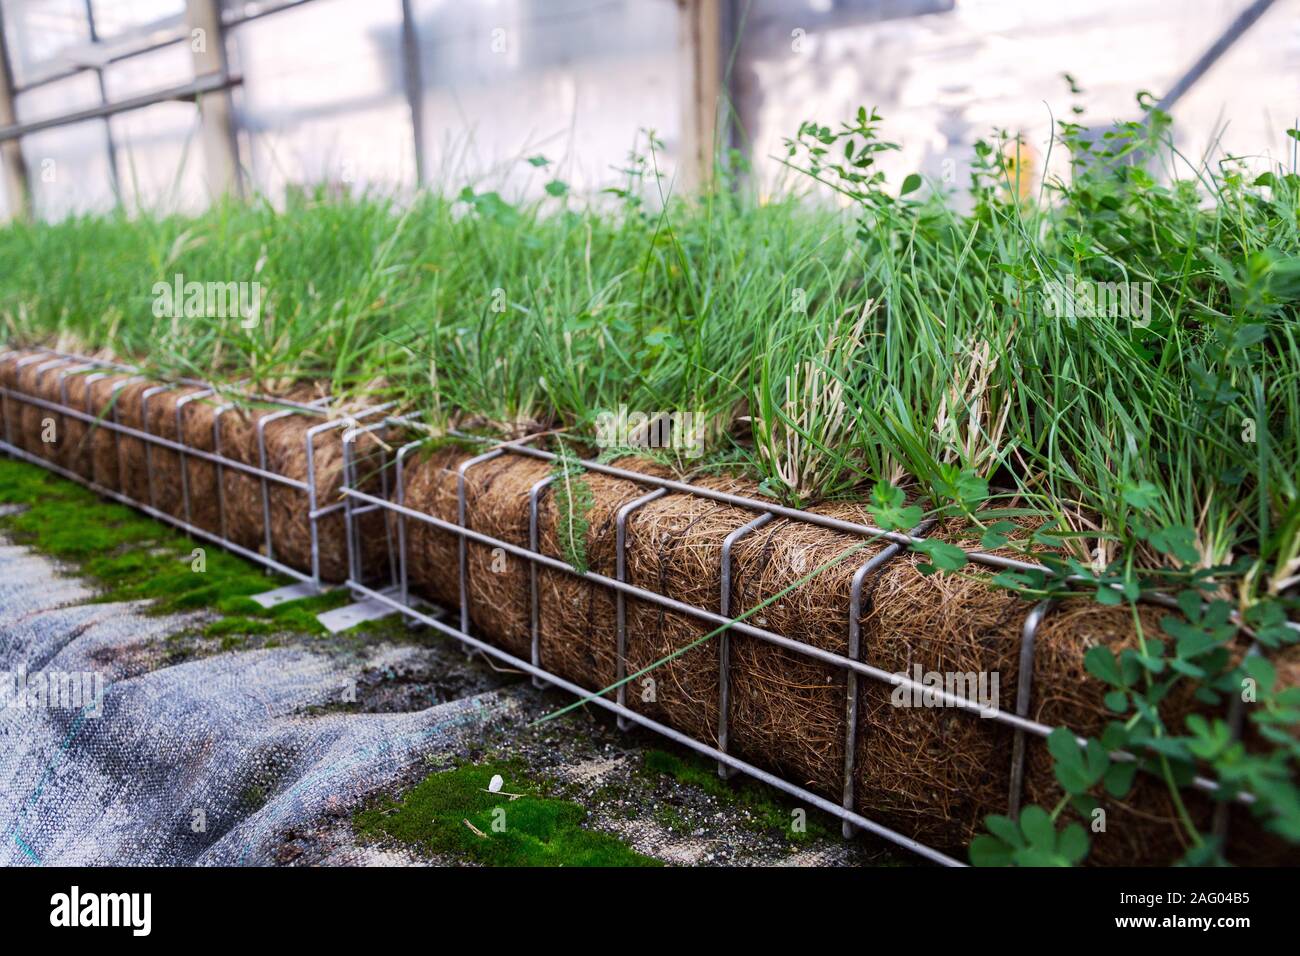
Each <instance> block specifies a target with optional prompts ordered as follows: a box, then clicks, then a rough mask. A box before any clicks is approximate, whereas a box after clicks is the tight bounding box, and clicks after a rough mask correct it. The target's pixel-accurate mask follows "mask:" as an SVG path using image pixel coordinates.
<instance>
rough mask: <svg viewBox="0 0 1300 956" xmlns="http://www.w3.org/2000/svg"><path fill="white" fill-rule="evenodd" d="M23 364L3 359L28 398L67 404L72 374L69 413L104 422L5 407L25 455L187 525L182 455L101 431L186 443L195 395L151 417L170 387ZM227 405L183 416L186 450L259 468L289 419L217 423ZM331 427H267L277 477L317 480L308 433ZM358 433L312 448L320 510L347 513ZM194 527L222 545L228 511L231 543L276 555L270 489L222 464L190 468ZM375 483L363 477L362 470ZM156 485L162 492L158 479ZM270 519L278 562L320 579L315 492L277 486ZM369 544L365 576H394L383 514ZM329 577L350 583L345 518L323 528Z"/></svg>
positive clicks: (212, 403)
mask: <svg viewBox="0 0 1300 956" xmlns="http://www.w3.org/2000/svg"><path fill="white" fill-rule="evenodd" d="M24 354H38V353H21V352H17V351H15V352H6V353H4V354H3V355H0V383H3V384H4V385H6V386H7V387H9V388H11V389H14V390H16V391H17V392H20V393H26V394H29V395H34V396H38V397H41V398H44V399H47V400H50V401H59V402H61V401H62V400H63V396H62V387H61V385H60V376H59V373H60V372H61V371H65V370H67V371H69V373H68V374H67V375H66V376H64V380H63V382H62V385H63V386H66V396H67V403H68V406H69V407H72V408H76V409H79V410H82V411H84V412H86V413H87V414H89V415H92V416H94V417H95V419H96V420H97V421H96V422H90V423H87V422H84V421H81V420H78V419H75V418H73V417H71V416H68V415H60V414H57V413H53V412H50V411H49V410H48V409H43V408H40V407H38V406H36V405H33V404H31V403H30V402H23V401H21V399H20V398H17V399H15V400H13V401H8V402H6V403H5V407H4V422H5V424H6V425H7V426H8V428H10V429H11V431H10V434H12V435H13V436H14V439H15V441H14V443H15V444H16V445H18V447H20V448H23V449H24V450H26V451H29V452H31V453H32V454H37V455H42V456H43V457H46V458H49V459H51V460H53V461H56V462H57V463H59V464H60V465H62V466H63V467H65V468H68V469H70V470H72V471H74V472H76V473H77V474H79V475H81V476H82V477H84V478H86V479H88V480H92V481H94V482H96V483H97V484H99V485H101V486H103V487H104V488H107V489H109V490H111V491H119V492H122V493H124V494H126V495H128V496H130V497H131V498H133V499H134V500H136V501H139V502H140V503H142V504H152V505H153V506H154V507H156V508H158V509H159V510H161V511H163V512H165V513H167V514H170V515H173V516H175V517H177V518H180V519H182V520H184V519H185V507H184V495H183V486H182V484H181V468H180V457H181V456H180V454H179V453H177V452H175V451H172V450H170V449H166V448H162V447H160V446H156V445H155V446H152V448H149V449H148V450H147V449H146V445H147V443H146V442H145V441H144V440H143V439H141V438H137V437H134V436H131V435H126V434H122V433H119V432H115V431H113V430H112V429H109V428H104V427H100V425H99V424H98V421H113V420H116V421H118V422H119V423H121V424H123V425H125V426H128V427H130V428H134V429H137V430H140V431H147V432H149V433H151V434H158V435H160V436H163V437H166V438H170V439H172V440H177V438H178V430H177V426H176V408H177V403H178V402H179V400H180V399H181V398H182V397H183V396H187V395H192V394H194V393H195V392H196V391H197V389H195V388H192V387H176V388H174V389H169V390H167V391H165V392H160V393H157V394H153V395H152V396H151V397H150V399H149V403H148V408H147V412H148V414H147V415H146V414H145V408H144V403H143V398H144V394H145V392H146V391H147V390H149V389H152V388H154V387H155V386H157V385H159V384H160V383H159V382H157V381H154V380H149V379H145V378H142V377H140V376H133V375H130V374H128V373H124V372H115V371H99V370H93V369H92V370H86V369H82V368H80V366H81V365H82V364H83V363H80V362H78V361H77V360H72V359H68V360H61V361H55V357H54V356H49V357H48V358H45V359H38V360H36V361H33V362H31V363H26V364H23V365H22V367H21V368H20V367H19V363H20V359H21V358H22V357H23V355H24ZM282 397H284V398H286V399H291V400H295V401H301V400H304V399H306V398H311V397H316V390H315V389H314V388H312V389H299V390H296V391H294V392H292V393H289V394H287V395H285V396H282ZM228 401H229V399H228V398H226V399H221V398H217V397H212V396H209V397H205V398H201V399H198V400H196V401H192V402H189V403H187V404H186V405H185V406H183V409H182V426H181V428H180V430H179V439H180V440H181V441H182V442H183V443H184V444H186V445H188V446H189V447H192V448H196V449H199V450H203V451H214V450H217V449H218V448H219V449H220V451H221V453H222V454H223V455H226V456H227V457H229V458H231V459H232V460H234V461H239V462H243V463H245V464H249V465H253V466H256V467H260V464H261V456H260V453H259V449H258V443H257V431H256V426H257V421H258V419H259V418H260V417H262V416H265V415H270V414H272V413H274V412H280V411H281V410H282V408H281V407H278V406H275V405H273V404H257V405H251V404H239V405H236V407H233V408H231V409H229V410H228V411H226V412H225V413H224V414H222V415H221V416H220V417H218V416H217V410H218V409H219V408H220V407H221V406H222V405H223V404H225V403H227V402H228ZM49 418H53V419H54V426H55V427H54V431H55V436H56V437H55V441H53V442H46V441H43V437H44V435H46V434H48V432H47V431H46V425H45V422H46V420H47V419H49ZM323 421H326V419H325V418H322V417H319V416H315V415H311V414H307V413H302V412H294V413H293V414H290V415H288V416H286V417H280V418H277V419H276V420H274V421H271V422H268V423H267V426H266V467H267V470H268V471H270V472H273V473H276V474H281V475H284V476H285V477H288V478H292V479H295V480H298V481H304V482H305V481H306V480H307V451H306V439H307V433H308V430H309V429H311V428H312V427H314V426H315V425H318V424H320V423H321V422H323ZM347 428H348V426H346V425H344V426H340V427H338V428H334V429H330V430H328V431H324V432H323V433H320V434H317V435H316V436H314V439H313V446H312V448H313V458H314V466H315V468H314V473H315V487H316V494H317V507H318V508H324V507H326V506H328V505H330V504H332V503H335V502H338V501H340V500H341V498H340V489H341V487H342V479H343V451H342V438H343V435H344V433H345V432H346V431H347ZM378 441H379V439H377V438H375V437H373V436H363V437H362V439H361V440H360V441H359V442H358V457H359V458H360V459H363V460H364V459H365V458H366V457H367V456H368V455H370V453H371V452H372V451H373V449H374V448H375V446H376V445H377V443H378ZM186 461H187V478H188V481H189V499H190V520H191V522H192V523H193V524H194V525H195V526H196V527H199V528H202V529H204V530H207V531H210V532H213V533H220V532H221V531H222V523H223V522H222V517H223V516H222V513H221V512H222V510H224V519H225V520H224V525H225V534H226V536H227V537H228V538H229V540H231V541H233V542H234V543H235V544H238V545H241V546H243V547H245V548H248V549H249V550H252V551H255V552H258V553H260V554H266V553H267V546H266V521H265V516H264V508H263V501H262V479H261V478H260V477H258V476H255V475H249V474H247V473H244V472H240V471H238V470H237V469H234V468H224V469H221V468H220V467H219V466H218V465H217V464H216V463H214V462H211V461H207V460H205V459H201V458H198V457H195V456H187V458H186ZM218 470H220V471H221V472H223V477H222V483H221V487H222V495H221V496H220V497H219V496H218V495H217V493H216V489H217V473H218ZM363 471H364V469H363ZM151 475H152V479H153V480H152V482H150V477H151ZM362 487H363V488H365V489H367V490H370V491H375V492H378V491H379V490H380V475H379V474H378V472H375V473H374V474H366V475H365V476H364V478H363V481H362ZM267 490H268V499H269V504H270V516H271V522H270V524H271V546H272V552H273V557H274V558H275V559H276V560H278V561H280V562H281V563H283V564H286V565H288V566H290V567H293V568H296V569H298V570H300V571H304V572H310V571H311V529H310V523H309V521H308V520H307V513H308V510H309V507H308V496H307V494H306V492H305V491H302V490H299V489H297V488H293V487H290V486H286V485H282V484H279V483H277V482H273V481H269V482H268V485H267ZM359 520H360V522H361V534H362V539H363V542H364V546H363V559H364V562H365V565H364V573H366V574H374V573H376V572H377V571H380V570H386V565H387V546H386V522H385V516H384V515H383V514H382V513H379V512H371V513H368V514H366V515H364V516H362V517H361V518H360V519H359ZM318 549H319V551H318V553H319V559H320V572H321V577H322V579H324V580H326V581H341V580H343V579H344V578H346V577H347V546H346V541H345V531H344V519H343V515H342V513H341V511H335V512H334V513H332V514H329V515H326V516H324V517H322V518H321V519H320V521H319V528H318Z"/></svg>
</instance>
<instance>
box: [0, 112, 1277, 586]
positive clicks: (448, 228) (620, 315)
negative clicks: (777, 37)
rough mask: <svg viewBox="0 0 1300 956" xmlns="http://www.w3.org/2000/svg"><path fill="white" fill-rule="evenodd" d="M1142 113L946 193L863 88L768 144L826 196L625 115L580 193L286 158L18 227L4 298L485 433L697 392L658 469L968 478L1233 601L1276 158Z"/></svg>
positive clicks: (162, 367) (27, 331)
mask: <svg viewBox="0 0 1300 956" xmlns="http://www.w3.org/2000/svg"><path fill="white" fill-rule="evenodd" d="M1079 109H1080V110H1082V109H1084V107H1083V106H1080V107H1079ZM1072 115H1074V114H1072ZM1150 120H1151V121H1150V122H1149V123H1148V124H1146V125H1140V124H1130V125H1129V126H1127V127H1122V128H1121V129H1120V131H1119V133H1118V134H1117V135H1114V136H1112V137H1111V138H1109V139H1106V140H1103V141H1100V142H1099V143H1090V142H1089V141H1088V140H1087V139H1086V137H1085V136H1084V135H1083V134H1084V132H1085V131H1084V130H1083V128H1082V127H1081V126H1080V125H1078V124H1077V123H1076V122H1075V121H1074V120H1071V121H1069V122H1063V123H1060V124H1059V126H1058V130H1057V136H1056V141H1055V142H1054V144H1053V149H1054V150H1056V151H1059V152H1058V155H1065V154H1068V157H1069V163H1068V165H1069V168H1070V169H1069V174H1068V175H1067V176H1065V177H1064V178H1059V179H1058V178H1054V177H1053V178H1046V179H1043V180H1042V181H1041V182H1035V183H1033V184H1032V186H1033V188H1032V189H1029V190H1025V191H1023V192H1022V190H1021V189H1020V188H1019V186H1020V184H1019V183H1018V182H1017V181H1016V179H1015V178H1014V177H1016V176H1019V175H1020V173H1019V170H1018V169H1016V168H1015V167H1013V166H1011V165H1009V164H1008V163H1006V162H1005V161H1004V160H1003V158H1002V157H1003V150H1004V148H1005V146H1006V145H1007V144H1006V142H1005V140H1004V139H1000V138H998V137H996V136H995V137H991V138H990V140H989V141H988V142H981V143H979V144H977V147H976V156H975V164H974V175H973V177H972V181H971V183H970V186H969V188H967V189H966V190H965V191H964V193H965V194H964V195H962V196H954V195H952V194H951V190H948V189H947V187H943V186H941V185H939V184H929V187H928V188H927V187H925V186H921V188H917V187H918V186H920V185H921V184H920V180H919V178H917V177H908V179H907V180H905V181H904V182H903V183H890V182H888V181H887V180H886V179H884V178H883V177H881V176H879V174H876V173H875V172H874V168H875V167H874V166H873V165H872V164H873V163H874V162H875V157H876V156H877V155H878V154H879V153H881V152H884V151H888V150H891V149H893V146H892V144H890V143H889V142H888V141H887V140H886V139H885V138H884V131H885V130H886V129H887V127H884V126H882V125H881V123H880V122H878V121H877V119H876V118H875V117H874V115H872V114H869V113H867V112H866V111H862V112H860V113H859V114H858V115H857V116H856V117H854V118H852V119H851V120H850V121H849V122H847V123H845V124H843V126H841V127H838V128H832V127H829V126H821V125H818V124H805V126H804V127H803V128H801V130H800V131H799V132H798V134H797V135H796V136H795V138H794V139H793V140H792V141H791V142H790V144H789V145H790V153H789V156H788V157H787V159H788V163H789V165H790V166H791V167H792V168H793V169H795V170H797V171H798V173H799V175H801V176H802V180H801V181H802V182H804V183H806V184H809V185H810V186H811V184H812V183H814V182H818V183H821V184H822V187H819V188H829V189H832V190H835V191H837V192H838V193H839V194H840V197H841V199H842V200H843V201H844V204H845V206H846V208H845V209H833V208H829V207H827V206H826V205H824V204H818V203H816V202H809V201H806V200H807V197H806V196H805V195H802V194H798V193H790V194H787V195H782V196H778V197H775V198H771V199H766V200H764V201H760V200H759V198H758V197H756V196H755V195H754V194H753V193H752V192H751V191H750V190H749V189H747V188H746V187H744V186H739V185H737V184H736V183H735V182H734V180H732V179H730V178H728V177H727V176H725V175H724V176H722V177H721V180H720V183H721V185H720V186H719V187H718V188H717V189H716V190H715V191H713V192H709V193H705V194H702V195H698V196H689V197H674V198H671V199H669V200H667V201H666V202H661V201H660V200H661V199H662V196H661V195H660V185H659V184H658V183H657V182H656V180H655V178H654V176H653V174H652V169H653V168H654V156H653V154H652V153H653V150H654V148H655V146H654V144H653V142H651V144H650V147H649V150H648V151H643V153H642V155H639V156H634V157H632V158H631V160H630V162H629V165H628V170H629V171H628V173H627V179H626V182H625V183H624V184H623V189H622V191H621V192H620V193H619V194H618V195H617V196H616V197H615V198H614V199H613V200H611V201H610V202H607V203H606V204H604V205H602V206H599V207H594V206H593V207H583V206H579V205H578V204H577V203H576V202H575V201H574V200H573V199H572V198H571V197H570V196H568V195H556V196H548V197H546V198H545V199H543V200H541V201H537V202H528V203H515V202H511V201H510V200H509V198H508V197H503V196H500V195H497V194H496V193H491V192H474V191H472V190H470V191H467V192H465V193H462V194H460V195H457V196H442V195H437V194H433V193H429V194H423V195H420V196H418V197H417V198H415V199H414V200H413V201H410V202H400V203H399V202H397V201H395V200H392V199H389V198H386V197H383V196H378V195H375V194H373V193H371V194H364V195H346V194H344V195H339V194H337V192H330V191H328V190H325V189H312V188H304V189H301V190H298V191H295V192H292V193H291V194H290V195H289V197H288V198H287V199H286V200H285V202H284V203H283V204H282V205H280V206H274V205H272V204H270V203H268V202H266V201H263V200H257V201H253V202H249V203H244V204H241V203H237V202H224V203H222V204H219V205H218V206H216V207H214V208H213V209H211V210H209V211H207V212H205V213H203V214H201V215H198V216H193V217H180V216H160V215H151V214H149V213H147V212H144V213H141V214H139V215H136V216H133V217H127V216H125V215H116V214H115V215H109V216H98V217H82V218H74V219H69V220H67V221H64V222H60V223H54V224H39V225H26V224H13V225H10V226H8V227H6V228H4V229H0V259H3V261H5V263H6V265H7V268H6V270H5V273H4V275H3V276H0V325H2V326H3V329H4V336H5V338H6V339H8V340H11V341H15V342H47V343H48V342H55V341H60V342H63V343H64V344H69V343H72V344H76V345H77V346H78V347H80V348H83V349H96V348H102V347H110V348H112V349H113V350H115V351H117V352H118V353H119V354H121V355H123V356H126V357H129V358H133V359H135V360H139V361H143V362H145V363H146V364H147V365H148V366H149V367H150V368H151V369H153V370H154V371H155V372H157V373H159V374H168V373H170V374H177V373H184V374H190V375H195V376H200V377H205V378H209V379H212V380H215V381H219V382H230V381H234V380H240V379H249V380H251V381H252V383H253V384H255V385H258V386H261V387H264V388H268V389H274V388H276V387H279V386H283V385H285V384H287V383H289V382H292V381H294V380H298V379H319V380H324V381H326V382H327V383H329V385H330V387H331V388H332V389H334V391H335V394H337V395H339V396H340V397H344V398H345V397H357V396H364V397H366V398H369V399H378V398H382V397H386V396H392V397H396V398H398V399H399V400H401V401H402V402H403V403H404V404H405V405H407V406H409V407H413V408H416V409H419V410H421V411H423V412H425V413H426V414H427V416H428V420H429V421H431V422H432V423H434V425H435V426H443V425H447V424H460V425H462V426H466V427H470V428H473V429H475V430H478V431H479V432H481V433H486V434H491V435H497V436H510V437H513V436H517V435H519V434H521V433H524V432H529V431H536V430H541V429H564V430H566V432H567V433H568V434H569V435H570V436H572V438H573V439H575V440H576V441H578V442H589V441H591V440H592V439H593V437H594V435H595V426H596V422H597V421H598V420H599V417H600V415H601V413H602V412H609V411H613V410H617V409H618V408H619V407H620V406H627V407H628V408H629V409H633V410H639V411H642V412H646V413H653V412H659V411H669V412H673V411H678V412H691V413H692V414H697V415H699V416H701V418H702V420H703V422H704V423H705V434H706V445H705V450H706V455H705V457H704V458H703V459H692V458H685V457H683V456H681V455H675V454H666V455H662V456H660V457H661V458H663V459H664V460H665V462H666V463H667V464H669V465H672V466H675V467H676V468H677V469H678V470H679V471H680V472H681V473H683V474H691V473H697V472H698V471H699V470H701V469H704V468H710V469H714V470H718V469H721V470H730V471H739V472H743V473H746V474H748V475H750V476H751V477H753V478H754V479H756V480H757V481H759V482H760V483H761V485H760V487H761V488H762V489H763V491H764V492H765V493H767V494H770V495H772V496H774V497H776V498H779V499H781V500H784V501H788V502H793V503H797V504H805V505H806V504H809V503H813V502H816V501H819V500H823V499H827V498H834V497H851V498H853V497H856V498H861V497H864V496H865V495H866V494H867V493H868V489H870V488H872V487H873V486H874V485H875V484H876V483H878V482H887V483H896V484H898V485H899V486H901V487H902V488H903V489H904V490H906V491H907V492H908V494H909V496H910V497H911V498H912V499H913V500H916V501H918V502H920V503H921V504H922V505H923V506H925V507H927V508H931V509H933V508H937V507H940V506H942V505H944V504H945V503H947V502H949V501H950V500H951V499H952V497H953V495H952V493H951V492H952V489H953V487H954V485H955V483H956V482H957V480H958V477H959V476H961V475H963V474H966V475H971V476H974V477H975V478H976V479H977V480H978V481H981V482H988V483H992V484H993V485H995V486H997V487H999V488H1003V489H1007V490H1009V492H1010V493H1012V494H1014V495H1015V496H1016V497H1017V504H1018V505H1020V506H1023V507H1026V508H1028V509H1030V510H1032V511H1034V512H1035V513H1036V514H1038V515H1039V516H1040V518H1041V519H1043V520H1053V521H1055V522H1056V523H1057V524H1058V525H1059V526H1060V527H1061V528H1063V529H1065V530H1067V531H1069V532H1072V533H1073V534H1075V535H1077V537H1076V538H1072V539H1069V540H1070V545H1071V550H1072V552H1073V554H1074V556H1075V557H1077V558H1078V559H1080V560H1082V561H1084V562H1085V563H1087V564H1093V563H1096V564H1097V565H1098V566H1099V567H1100V566H1107V565H1110V566H1117V567H1120V568H1132V567H1135V566H1136V567H1140V568H1159V569H1165V570H1167V569H1168V568H1170V567H1172V566H1174V565H1187V564H1189V563H1190V564H1194V565H1197V566H1202V567H1213V566H1223V565H1228V564H1231V563H1233V562H1234V561H1238V560H1239V559H1244V560H1241V561H1240V563H1238V564H1236V565H1234V566H1233V568H1232V569H1231V571H1221V572H1220V578H1219V579H1220V580H1221V581H1223V582H1225V583H1224V589H1225V591H1228V590H1230V589H1232V588H1240V589H1241V590H1242V592H1243V593H1242V594H1241V600H1242V603H1244V604H1248V603H1249V602H1250V601H1251V600H1252V598H1253V596H1256V595H1259V594H1266V593H1269V592H1273V593H1276V594H1283V593H1285V592H1286V591H1287V590H1288V589H1289V588H1290V587H1293V586H1294V584H1295V581H1296V579H1297V576H1298V575H1300V496H1298V495H1297V486H1296V474H1295V473H1296V463H1297V461H1300V336H1298V335H1297V332H1296V329H1297V327H1298V326H1297V321H1296V320H1297V318H1298V317H1300V310H1298V306H1300V175H1297V166H1296V159H1295V157H1294V156H1291V157H1284V158H1283V161H1282V162H1280V163H1277V164H1274V165H1273V166H1272V168H1270V169H1268V170H1263V169H1262V168H1261V165H1260V164H1258V163H1257V164H1255V165H1254V166H1253V167H1251V168H1248V166H1247V164H1246V163H1245V162H1244V161H1242V160H1238V159H1235V158H1229V157H1224V158H1220V159H1213V160H1212V159H1206V160H1204V161H1197V162H1192V161H1189V160H1187V159H1186V158H1185V157H1183V156H1182V155H1181V154H1180V153H1179V152H1178V150H1177V148H1176V146H1175V140H1174V138H1173V136H1172V135H1171V133H1170V130H1169V126H1168V123H1167V118H1165V117H1162V116H1159V115H1153V116H1151V117H1150ZM1295 135H1297V136H1300V133H1297V134H1295ZM1102 153H1105V155H1100V154H1102ZM1138 154H1140V155H1141V157H1142V158H1143V160H1144V161H1143V162H1142V163H1130V162H1128V160H1130V159H1132V158H1134V157H1135V156H1137V155H1138ZM1044 168H1048V167H1047V164H1044ZM732 187H735V188H732ZM959 210H964V211H959ZM176 273H181V274H183V275H184V276H185V277H186V278H187V279H197V280H199V281H258V282H259V283H261V285H262V286H263V289H264V299H265V306H264V310H263V313H264V314H263V317H262V321H261V322H260V324H259V325H258V326H257V327H255V328H252V329H244V328H241V327H240V324H239V322H238V321H235V320H231V319H220V318H211V317H202V316H200V317H192V318H183V319H176V318H173V317H170V316H165V315H164V316H155V315H154V310H153V307H152V306H153V296H152V289H153V287H154V284H155V283H157V282H160V281H161V282H165V281H169V280H171V278H172V277H173V276H174V275H175V274H176ZM1067 279H1073V280H1080V281H1089V282H1137V283H1150V286H1149V288H1150V297H1149V305H1150V314H1149V315H1148V316H1147V317H1146V320H1145V321H1142V322H1140V323H1138V322H1132V321H1128V320H1126V319H1124V318H1123V317H1121V316H1116V315H1113V314H1109V313H1107V314H1096V315H1075V316H1072V317H1063V316H1060V315H1053V314H1051V312H1050V310H1049V309H1048V307H1047V304H1046V303H1047V301H1048V299H1049V291H1050V289H1051V288H1052V284H1053V283H1059V282H1062V281H1065V280H1067ZM1248 423H1249V424H1248ZM1247 431H1249V433H1250V437H1249V438H1246V437H1243V436H1244V435H1245V434H1246V433H1247ZM576 510H577V511H580V510H581V509H576ZM1153 529H1154V530H1158V531H1159V532H1160V534H1159V535H1157V536H1156V537H1154V538H1153V535H1152V531H1153ZM1171 542H1172V544H1171ZM1174 552H1177V553H1178V554H1180V555H1181V557H1179V558H1178V560H1177V561H1174V560H1173V559H1172V555H1173V553H1174Z"/></svg>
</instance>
